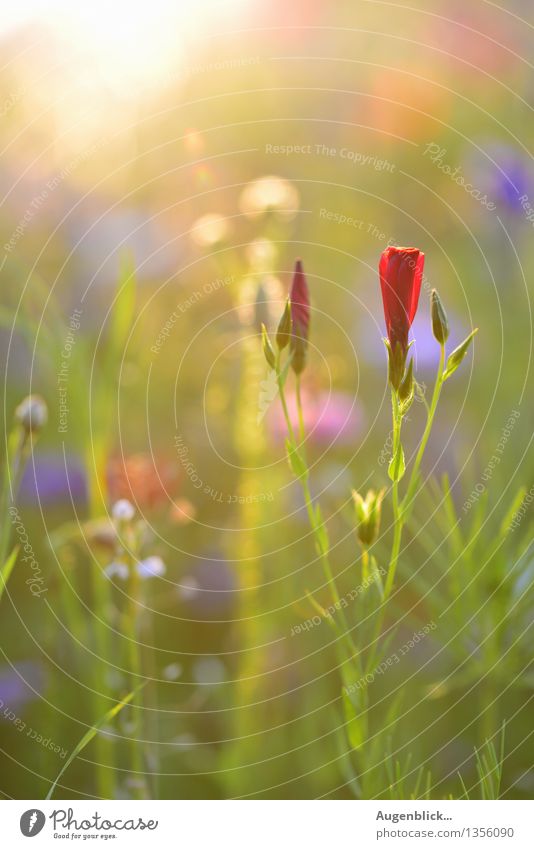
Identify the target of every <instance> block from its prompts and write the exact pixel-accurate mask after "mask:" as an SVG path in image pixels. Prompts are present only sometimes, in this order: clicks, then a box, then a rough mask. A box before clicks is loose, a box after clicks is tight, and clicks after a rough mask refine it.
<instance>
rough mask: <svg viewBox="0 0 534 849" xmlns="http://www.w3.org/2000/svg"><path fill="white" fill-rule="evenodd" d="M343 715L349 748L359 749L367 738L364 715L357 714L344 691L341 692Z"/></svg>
mask: <svg viewBox="0 0 534 849" xmlns="http://www.w3.org/2000/svg"><path fill="white" fill-rule="evenodd" d="M343 713H344V715H345V728H346V731H347V737H348V740H349V743H350V745H351V748H352V749H361V747H362V746H363V744H364V743H365V740H366V737H367V719H366V714H365V713H359V712H357V710H356V708H355V707H354V705H353V704H352V701H351V700H350V697H349V696H348V694H347V693H346V691H345V690H343Z"/></svg>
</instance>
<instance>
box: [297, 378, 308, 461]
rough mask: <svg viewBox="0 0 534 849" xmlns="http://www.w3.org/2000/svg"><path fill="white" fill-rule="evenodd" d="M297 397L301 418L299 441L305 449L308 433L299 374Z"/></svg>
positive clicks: (298, 411)
mask: <svg viewBox="0 0 534 849" xmlns="http://www.w3.org/2000/svg"><path fill="white" fill-rule="evenodd" d="M295 383H296V397H297V413H298V417H299V439H300V443H301V445H302V446H303V447H304V440H305V438H306V431H305V428H304V412H303V408H302V396H301V385H300V374H297V378H296V381H295Z"/></svg>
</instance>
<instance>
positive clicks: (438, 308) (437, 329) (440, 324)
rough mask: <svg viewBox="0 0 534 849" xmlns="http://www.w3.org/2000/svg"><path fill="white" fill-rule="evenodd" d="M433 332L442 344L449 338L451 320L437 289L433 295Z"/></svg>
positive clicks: (433, 290)
mask: <svg viewBox="0 0 534 849" xmlns="http://www.w3.org/2000/svg"><path fill="white" fill-rule="evenodd" d="M431 313H432V333H433V334H434V337H435V338H436V339H437V341H438V342H439V344H440V345H444V344H445V342H446V341H447V339H448V338H449V322H448V321H447V314H446V312H445V310H444V309H443V304H442V303H441V298H440V297H439V295H438V293H437V292H436V290H435V289H432V295H431Z"/></svg>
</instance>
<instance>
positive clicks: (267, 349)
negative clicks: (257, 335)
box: [261, 324, 276, 368]
mask: <svg viewBox="0 0 534 849" xmlns="http://www.w3.org/2000/svg"><path fill="white" fill-rule="evenodd" d="M261 344H262V347H263V354H264V356H265V359H266V360H267V364H268V365H269V367H270V368H274V367H275V364H276V357H275V355H274V351H273V346H272V345H271V340H270V339H269V334H268V333H267V328H266V327H265V325H264V324H262V325H261Z"/></svg>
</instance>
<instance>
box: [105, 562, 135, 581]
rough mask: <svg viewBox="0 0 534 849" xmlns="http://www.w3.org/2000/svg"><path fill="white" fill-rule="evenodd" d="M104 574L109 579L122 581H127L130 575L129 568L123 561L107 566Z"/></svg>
mask: <svg viewBox="0 0 534 849" xmlns="http://www.w3.org/2000/svg"><path fill="white" fill-rule="evenodd" d="M104 573H105V574H106V575H107V576H108V578H119V580H121V581H127V580H128V575H129V574H130V573H129V571H128V566H127V565H126V563H124V561H123V560H113V561H112V562H111V563H110V564H109V565H108V566H106V568H105V569H104Z"/></svg>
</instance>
